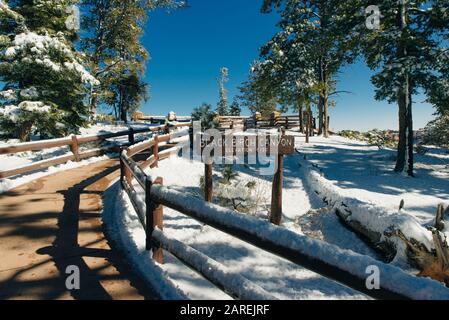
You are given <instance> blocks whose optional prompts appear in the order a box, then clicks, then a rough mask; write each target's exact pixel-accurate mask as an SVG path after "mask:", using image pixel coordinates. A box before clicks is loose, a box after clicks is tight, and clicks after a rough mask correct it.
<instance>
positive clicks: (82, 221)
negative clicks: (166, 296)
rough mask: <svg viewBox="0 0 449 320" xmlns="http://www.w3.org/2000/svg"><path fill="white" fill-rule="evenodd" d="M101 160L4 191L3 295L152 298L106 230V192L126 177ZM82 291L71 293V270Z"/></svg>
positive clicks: (0, 201) (0, 212)
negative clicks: (77, 274)
mask: <svg viewBox="0 0 449 320" xmlns="http://www.w3.org/2000/svg"><path fill="white" fill-rule="evenodd" d="M118 169H119V167H118V162H117V161H115V160H107V161H101V162H98V163H95V164H91V165H88V166H85V167H81V168H77V169H73V170H69V171H64V172H60V173H56V174H53V175H50V176H47V177H44V178H41V179H38V180H35V181H33V182H31V183H28V184H26V185H23V186H21V187H18V188H16V189H14V190H12V191H11V192H9V193H7V194H5V195H0V300H3V299H101V300H108V299H127V300H128V299H133V300H134V299H144V298H147V299H151V298H152V297H154V295H153V294H152V293H151V291H150V290H149V288H146V287H145V286H144V285H142V283H143V281H140V279H138V278H136V277H135V276H133V275H132V272H130V271H129V269H128V268H127V266H126V265H124V264H123V262H122V261H123V260H122V259H121V257H120V254H119V253H117V252H116V251H115V250H114V251H112V250H111V248H110V245H109V243H108V240H107V239H106V237H105V235H104V234H103V230H102V222H101V217H100V215H101V208H102V200H101V195H102V193H103V191H104V190H105V189H106V188H107V187H108V185H109V184H110V182H111V181H112V180H113V179H115V178H116V177H117V176H118ZM69 266H76V267H78V268H79V270H80V275H81V276H80V289H79V290H71V291H69V290H67V288H66V284H65V283H66V279H67V277H68V276H69V274H66V270H67V267H69Z"/></svg>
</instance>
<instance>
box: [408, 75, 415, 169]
mask: <svg viewBox="0 0 449 320" xmlns="http://www.w3.org/2000/svg"><path fill="white" fill-rule="evenodd" d="M408 82H409V84H408V85H409V98H408V104H407V128H408V169H407V174H408V175H409V176H410V177H413V176H414V175H415V173H414V153H413V152H414V144H415V137H414V132H413V100H412V93H411V92H412V88H411V85H410V82H411V80H410V79H409V81H408Z"/></svg>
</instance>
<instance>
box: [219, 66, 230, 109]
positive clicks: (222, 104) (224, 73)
mask: <svg viewBox="0 0 449 320" xmlns="http://www.w3.org/2000/svg"><path fill="white" fill-rule="evenodd" d="M228 76H229V69H228V68H226V67H223V68H221V70H220V77H219V78H218V90H219V96H220V98H219V101H218V105H217V113H218V114H219V115H220V116H225V115H227V114H228V91H227V90H226V88H225V84H226V82H228V80H229V79H228Z"/></svg>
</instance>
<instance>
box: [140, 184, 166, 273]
mask: <svg viewBox="0 0 449 320" xmlns="http://www.w3.org/2000/svg"><path fill="white" fill-rule="evenodd" d="M163 183H164V182H163V179H162V178H160V177H159V178H157V179H156V180H155V181H154V183H152V182H151V178H149V177H147V179H146V181H145V205H146V213H145V236H146V250H148V251H150V250H152V251H153V260H155V261H156V262H158V263H160V264H162V263H164V253H163V250H162V248H160V247H158V246H156V245H155V244H154V243H153V241H152V237H153V231H154V229H155V228H156V227H158V228H159V229H160V230H163V228H164V221H163V219H164V218H163V216H164V208H163V206H162V205H160V204H158V203H155V202H154V201H153V200H152V199H151V188H152V186H153V185H163Z"/></svg>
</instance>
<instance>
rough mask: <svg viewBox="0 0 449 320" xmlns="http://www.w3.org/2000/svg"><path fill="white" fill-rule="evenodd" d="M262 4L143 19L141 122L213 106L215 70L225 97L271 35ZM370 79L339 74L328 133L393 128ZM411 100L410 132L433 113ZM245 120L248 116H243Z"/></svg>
mask: <svg viewBox="0 0 449 320" xmlns="http://www.w3.org/2000/svg"><path fill="white" fill-rule="evenodd" d="M261 3H262V0H243V1H242V0H226V1H218V0H189V4H190V7H189V8H187V9H183V10H178V11H173V12H171V13H167V12H165V11H162V10H157V11H155V12H152V13H151V14H150V19H149V21H148V24H147V26H146V28H145V35H144V37H143V44H144V45H145V47H146V48H147V49H148V50H149V51H150V54H151V60H150V61H149V62H148V65H147V71H146V76H145V78H146V79H145V80H146V81H147V82H149V83H150V85H151V92H150V95H151V99H150V100H149V101H148V102H147V103H146V104H145V105H144V106H143V108H142V111H143V112H144V113H145V114H153V115H154V114H157V115H161V114H167V113H168V112H169V111H171V110H173V111H175V112H177V114H180V115H186V114H190V112H191V110H192V108H193V107H196V106H198V105H200V104H201V103H203V102H207V103H210V104H212V105H213V106H215V105H216V103H217V101H218V88H217V82H216V78H217V76H218V74H219V70H220V68H221V67H223V66H226V67H228V68H229V69H230V81H229V82H228V84H227V89H228V90H229V96H230V98H231V99H232V97H233V96H234V95H236V94H238V89H237V87H238V86H239V85H240V84H241V83H242V82H243V81H244V80H245V79H246V77H247V74H248V69H249V65H250V63H251V62H252V61H253V60H254V59H256V58H257V57H258V48H259V47H260V46H261V45H263V44H264V43H265V42H266V41H267V40H269V39H270V38H271V36H272V35H273V34H274V33H275V32H276V26H275V25H276V22H277V17H276V15H275V14H270V15H266V14H261V13H260V6H261ZM370 76H371V71H370V70H369V69H367V68H366V67H365V66H364V64H363V63H362V62H359V63H356V64H355V65H352V66H349V67H347V68H344V69H343V70H342V72H341V74H340V75H339V80H340V82H339V90H347V91H351V92H352V94H345V95H342V96H341V97H340V98H339V99H338V101H337V107H336V108H333V109H332V110H331V111H330V112H331V117H332V119H331V127H332V128H333V129H335V130H341V129H357V130H367V129H372V128H381V129H387V128H391V129H395V128H397V107H396V106H395V105H389V104H388V103H387V102H377V101H375V100H374V88H373V86H372V84H371V83H370ZM422 100H423V98H422V97H417V98H416V99H415V110H414V121H415V126H416V127H417V128H421V127H423V126H425V124H426V123H427V122H428V121H429V120H431V119H432V118H433V116H432V114H433V109H432V107H431V106H429V105H427V104H423V103H420V102H421V101H422ZM245 112H246V113H248V111H247V110H245Z"/></svg>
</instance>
